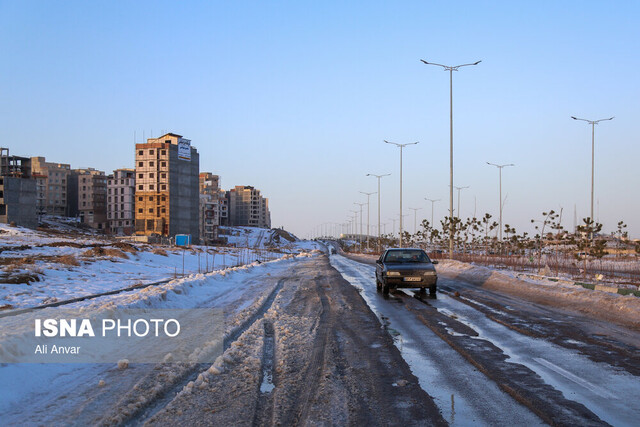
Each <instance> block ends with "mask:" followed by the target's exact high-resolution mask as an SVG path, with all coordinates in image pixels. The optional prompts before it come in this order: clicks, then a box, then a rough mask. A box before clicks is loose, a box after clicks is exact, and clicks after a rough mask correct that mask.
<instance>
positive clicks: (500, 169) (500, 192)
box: [487, 162, 515, 242]
mask: <svg viewBox="0 0 640 427" xmlns="http://www.w3.org/2000/svg"><path fill="white" fill-rule="evenodd" d="M487 164H488V165H491V166H495V167H497V168H498V170H499V171H500V173H499V175H500V185H499V187H500V190H499V197H500V199H499V201H500V242H502V168H504V167H507V166H515V165H514V164H513V163H509V164H508V165H496V164H494V163H489V162H487Z"/></svg>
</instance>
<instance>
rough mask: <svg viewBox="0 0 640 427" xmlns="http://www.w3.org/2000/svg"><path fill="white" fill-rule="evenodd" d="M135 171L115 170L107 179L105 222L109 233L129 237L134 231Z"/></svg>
mask: <svg viewBox="0 0 640 427" xmlns="http://www.w3.org/2000/svg"><path fill="white" fill-rule="evenodd" d="M135 175H136V170H135V169H126V168H123V169H116V170H114V171H113V175H109V177H108V178H107V222H108V230H109V232H110V233H113V234H117V235H121V236H122V235H130V234H133V233H134V231H135V219H136V217H135V191H136V187H135V184H136V178H135Z"/></svg>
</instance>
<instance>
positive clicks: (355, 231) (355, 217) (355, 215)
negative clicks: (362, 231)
mask: <svg viewBox="0 0 640 427" xmlns="http://www.w3.org/2000/svg"><path fill="white" fill-rule="evenodd" d="M349 212H353V229H352V230H351V231H352V233H353V236H354V237H355V235H356V234H358V211H354V210H353V209H349Z"/></svg>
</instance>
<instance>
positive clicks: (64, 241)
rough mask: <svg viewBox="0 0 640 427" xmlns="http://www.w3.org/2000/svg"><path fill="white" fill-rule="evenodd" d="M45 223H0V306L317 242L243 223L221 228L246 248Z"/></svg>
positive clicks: (272, 255)
mask: <svg viewBox="0 0 640 427" xmlns="http://www.w3.org/2000/svg"><path fill="white" fill-rule="evenodd" d="M49 230H50V231H48V232H45V231H35V230H29V229H26V228H21V227H9V226H7V225H4V224H0V251H1V252H0V267H1V270H0V309H3V310H10V309H14V308H23V307H34V306H37V305H41V304H47V303H52V302H56V301H60V300H66V299H71V298H75V297H79V296H85V295H91V294H96V293H101V292H106V291H111V290H114V289H122V288H125V287H128V286H132V285H135V284H139V283H152V282H156V281H161V280H165V279H170V278H176V277H183V276H185V275H190V274H198V273H205V272H209V271H214V270H220V269H225V268H227V267H230V266H237V265H244V264H250V263H252V262H255V261H260V262H264V261H268V260H273V259H277V258H279V257H282V256H283V255H285V254H296V253H300V252H304V251H311V250H313V249H316V248H319V247H320V245H319V244H317V243H315V242H306V241H299V240H295V241H293V242H289V241H288V240H284V239H278V240H280V241H276V240H275V239H274V238H273V237H274V236H273V234H274V232H273V230H265V229H254V228H249V229H245V228H243V227H236V228H230V229H229V232H231V233H233V234H234V236H230V237H231V239H230V240H231V242H230V243H232V244H238V246H241V245H240V244H239V243H240V241H244V242H247V241H248V242H249V243H250V245H249V246H248V248H247V247H204V246H193V247H191V248H189V249H183V248H179V247H171V246H160V245H153V246H152V245H148V244H142V243H133V242H131V243H128V242H124V241H117V240H114V239H107V238H105V237H103V236H97V235H91V234H88V233H82V234H80V233H78V230H77V229H73V228H71V227H68V226H65V225H64V224H52V225H51V226H50V229H49ZM71 232H73V233H74V234H73V235H72V234H70V233H71ZM243 239H244V240H243Z"/></svg>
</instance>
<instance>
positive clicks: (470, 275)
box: [436, 260, 640, 329]
mask: <svg viewBox="0 0 640 427" xmlns="http://www.w3.org/2000/svg"><path fill="white" fill-rule="evenodd" d="M436 271H437V272H438V274H439V275H442V276H443V277H447V278H452V279H457V280H463V281H465V282H468V283H471V284H474V285H477V286H480V287H482V288H485V289H491V290H496V291H500V292H505V293H508V294H512V295H515V296H518V297H520V298H524V299H527V300H529V301H532V302H535V303H539V304H545V305H551V306H556V307H561V308H565V309H570V310H574V311H579V312H582V313H585V314H587V315H589V316H593V317H594V318H598V319H602V320H606V321H609V322H613V323H618V324H621V325H624V326H628V327H632V328H636V329H640V298H637V297H634V296H632V295H627V296H623V295H620V294H613V293H609V292H603V291H599V290H593V291H592V290H589V289H585V288H582V287H580V286H576V285H572V284H568V283H566V282H565V283H561V282H555V281H551V280H548V279H535V280H531V281H529V280H527V281H525V280H521V279H519V278H515V277H511V276H509V275H508V274H504V273H502V272H497V271H494V270H491V269H489V268H486V267H481V266H476V265H471V264H467V263H463V262H460V261H455V260H442V261H440V263H439V264H438V265H436Z"/></svg>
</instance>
